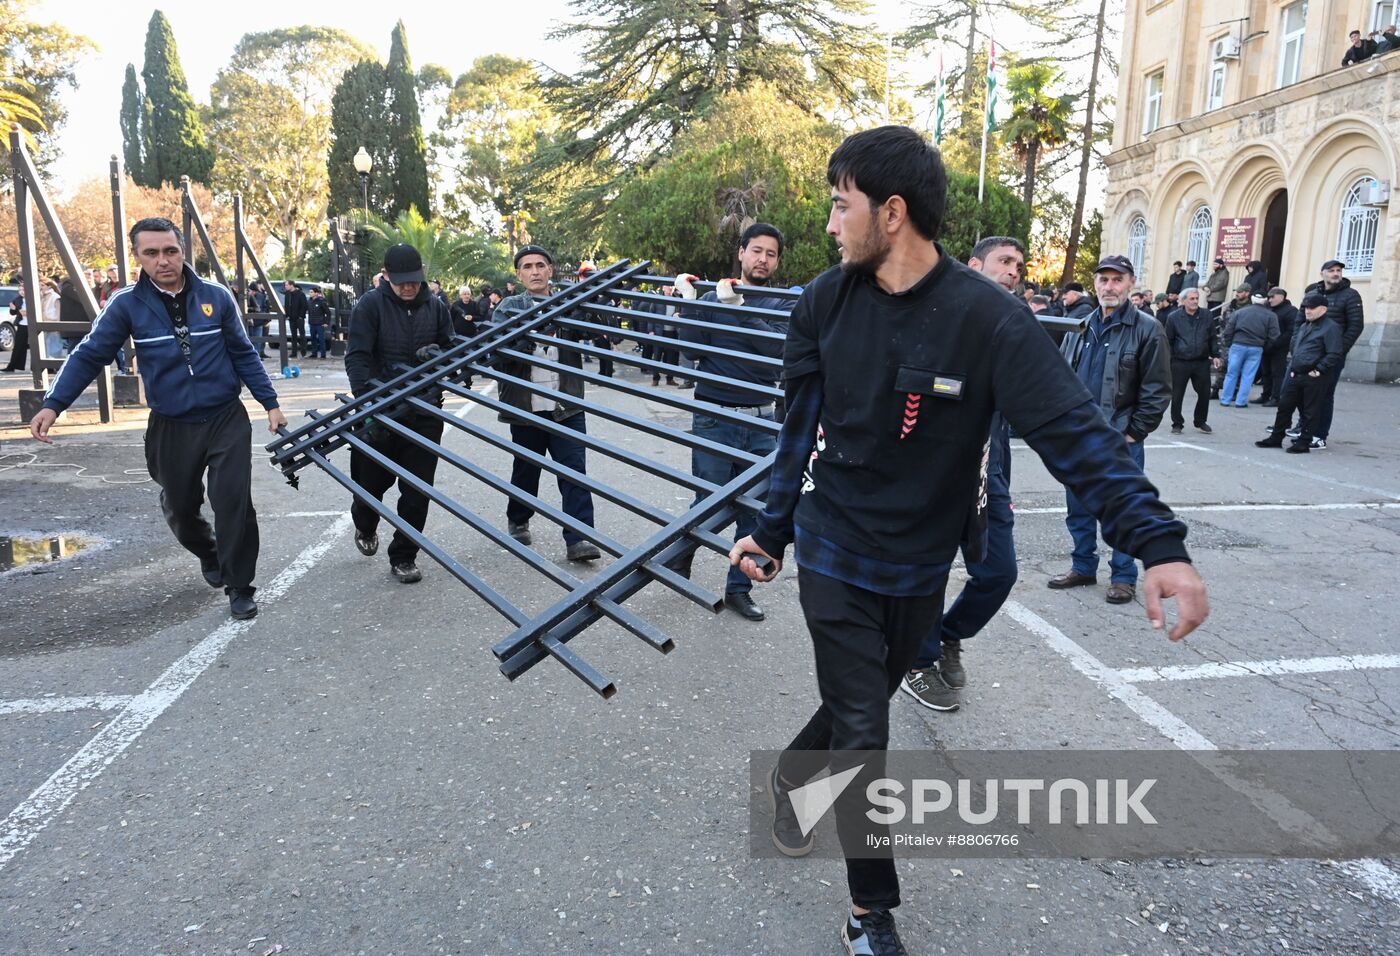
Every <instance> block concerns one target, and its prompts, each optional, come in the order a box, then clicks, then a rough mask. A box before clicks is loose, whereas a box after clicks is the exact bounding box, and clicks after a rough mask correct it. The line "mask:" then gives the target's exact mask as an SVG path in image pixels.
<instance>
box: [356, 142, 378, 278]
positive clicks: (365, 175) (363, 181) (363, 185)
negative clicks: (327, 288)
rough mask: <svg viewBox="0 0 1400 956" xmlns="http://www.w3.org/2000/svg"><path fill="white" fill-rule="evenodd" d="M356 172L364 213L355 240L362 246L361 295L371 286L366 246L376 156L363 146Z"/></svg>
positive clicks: (357, 154) (357, 155)
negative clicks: (372, 170)
mask: <svg viewBox="0 0 1400 956" xmlns="http://www.w3.org/2000/svg"><path fill="white" fill-rule="evenodd" d="M354 163H355V172H357V173H359V174H360V204H361V208H362V209H363V211H364V215H363V217H362V218H361V220H360V228H359V229H357V230H355V240H356V243H357V244H358V245H359V247H360V295H364V294H365V290H366V289H367V288H369V281H368V275H367V274H366V273H367V272H368V270H369V257H368V255H366V252H367V250H366V249H365V246H366V244H367V242H366V240H367V239H368V236H369V229H368V226H369V171H370V170H371V169H373V168H374V158H373V157H372V156H370V154H369V150H367V149H365V148H364V147H363V146H361V147H360V151H359V152H358V153H356V154H355V159H354Z"/></svg>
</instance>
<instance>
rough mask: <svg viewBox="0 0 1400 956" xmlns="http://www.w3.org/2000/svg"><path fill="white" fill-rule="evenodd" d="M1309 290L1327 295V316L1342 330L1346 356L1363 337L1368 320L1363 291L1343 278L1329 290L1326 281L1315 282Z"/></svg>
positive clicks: (1344, 354)
mask: <svg viewBox="0 0 1400 956" xmlns="http://www.w3.org/2000/svg"><path fill="white" fill-rule="evenodd" d="M1307 291H1308V292H1317V293H1319V294H1321V295H1324V296H1326V297H1327V317H1328V318H1329V319H1331V320H1332V321H1333V322H1336V323H1337V328H1339V329H1341V330H1342V356H1343V357H1345V356H1346V354H1347V353H1348V352H1350V351H1351V347H1352V346H1353V345H1355V344H1356V340H1357V339H1359V338H1361V330H1362V329H1363V328H1365V327H1366V321H1365V317H1364V314H1363V310H1362V306H1361V293H1360V292H1357V291H1356V290H1355V289H1353V288H1352V287H1351V280H1350V279H1343V280H1342V281H1341V282H1340V283H1338V284H1337V288H1335V289H1333V290H1331V291H1330V292H1329V291H1328V290H1327V287H1326V283H1324V282H1320V281H1319V282H1314V283H1313V284H1312V285H1310V286H1308V289H1307Z"/></svg>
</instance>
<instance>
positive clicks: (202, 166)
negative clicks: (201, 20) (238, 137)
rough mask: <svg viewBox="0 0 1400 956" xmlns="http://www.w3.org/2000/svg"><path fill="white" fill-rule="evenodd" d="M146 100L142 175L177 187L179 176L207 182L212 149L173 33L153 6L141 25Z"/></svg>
mask: <svg viewBox="0 0 1400 956" xmlns="http://www.w3.org/2000/svg"><path fill="white" fill-rule="evenodd" d="M141 76H142V78H143V79H144V80H145V81H146V100H147V103H148V108H149V114H150V122H151V125H150V132H149V135H148V137H147V139H148V142H149V146H150V151H149V152H147V153H146V155H145V167H146V175H147V178H148V179H149V180H151V181H152V182H154V183H170V184H172V185H178V184H179V182H180V177H181V176H189V177H190V178H191V179H193V180H194V181H195V182H199V183H202V182H207V181H208V179H209V173H210V172H211V171H212V170H213V169H214V151H213V150H211V149H210V148H209V144H208V143H207V142H206V141H205V138H204V127H203V125H202V124H201V123H200V121H199V109H198V107H196V106H195V102H194V98H193V97H191V96H190V91H189V86H188V85H187V84H186V82H185V71H184V70H183V69H182V68H181V67H180V54H179V51H178V50H177V49H176V47H175V34H174V32H173V31H172V30H171V29H170V21H169V20H167V19H166V18H165V14H163V13H161V12H160V11H159V10H157V11H155V12H154V13H152V14H151V22H150V26H149V27H147V29H146V66H145V69H143V70H142V71H141Z"/></svg>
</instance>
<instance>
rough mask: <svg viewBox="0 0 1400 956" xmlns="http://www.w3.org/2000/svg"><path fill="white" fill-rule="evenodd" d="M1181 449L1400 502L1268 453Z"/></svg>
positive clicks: (1382, 492)
mask: <svg viewBox="0 0 1400 956" xmlns="http://www.w3.org/2000/svg"><path fill="white" fill-rule="evenodd" d="M1148 447H1151V446H1148ZM1181 447H1182V448H1193V449H1195V450H1196V451H1203V452H1205V453H1206V454H1208V455H1217V456H1219V457H1221V458H1228V459H1230V460H1231V461H1237V462H1240V463H1241V464H1245V465H1250V466H1252V467H1256V468H1267V469H1269V470H1270V471H1281V472H1283V473H1284V474H1286V475H1295V476H1297V477H1299V478H1311V479H1312V480H1313V481H1321V482H1323V483H1324V484H1329V485H1336V486H1337V487H1338V488H1350V489H1352V490H1353V491H1362V492H1365V493H1366V494H1368V495H1375V496H1376V497H1377V498H1387V499H1389V500H1391V501H1400V494H1397V493H1396V492H1394V491H1389V490H1387V489H1385V488H1372V487H1371V486H1370V485H1360V484H1357V483H1356V482H1354V481H1342V480H1341V479H1340V478H1332V477H1329V476H1327V475H1323V474H1319V473H1318V472H1316V471H1313V470H1311V469H1308V468H1295V467H1293V466H1292V465H1283V464H1279V463H1277V462H1272V461H1266V460H1265V459H1266V458H1269V457H1273V456H1272V455H1270V453H1269V452H1267V451H1265V452H1263V453H1262V454H1260V455H1236V454H1234V453H1232V452H1228V451H1221V450H1220V449H1218V448H1207V447H1206V446H1205V445H1193V444H1190V443H1189V442H1183V443H1182V444H1181ZM1322 454H1324V455H1325V454H1327V453H1326V452H1322Z"/></svg>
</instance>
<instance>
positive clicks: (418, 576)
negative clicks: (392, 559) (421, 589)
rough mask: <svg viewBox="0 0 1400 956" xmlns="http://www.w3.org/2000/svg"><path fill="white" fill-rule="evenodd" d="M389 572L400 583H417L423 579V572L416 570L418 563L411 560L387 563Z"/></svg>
mask: <svg viewBox="0 0 1400 956" xmlns="http://www.w3.org/2000/svg"><path fill="white" fill-rule="evenodd" d="M389 573H390V574H392V575H393V576H394V577H395V579H397V580H398V582H399V583H400V584H417V583H418V582H419V581H421V580H423V572H422V571H419V570H418V565H416V564H414V563H413V562H412V561H402V562H400V563H398V564H391V565H389Z"/></svg>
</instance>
